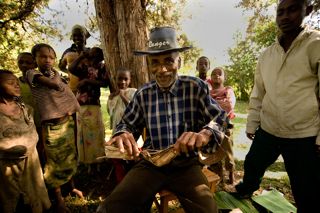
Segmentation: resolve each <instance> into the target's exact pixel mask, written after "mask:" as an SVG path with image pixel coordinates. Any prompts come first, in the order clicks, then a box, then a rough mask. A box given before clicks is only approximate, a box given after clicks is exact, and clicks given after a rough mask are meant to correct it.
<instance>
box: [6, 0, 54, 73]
mask: <svg viewBox="0 0 320 213" xmlns="http://www.w3.org/2000/svg"><path fill="white" fill-rule="evenodd" d="M48 2H49V0H41V1H38V0H19V1H10V0H1V1H0V29H1V34H0V57H1V60H0V68H5V69H9V70H12V71H17V68H16V57H17V55H18V53H19V52H21V51H30V50H29V48H30V46H32V45H33V44H34V43H35V42H43V41H45V38H46V37H47V36H57V35H59V33H58V31H57V30H56V29H55V28H54V27H52V26H53V25H54V24H56V22H55V20H54V19H52V20H45V19H40V18H39V17H40V15H41V14H42V12H43V8H44V7H46V6H47V5H48Z"/></svg>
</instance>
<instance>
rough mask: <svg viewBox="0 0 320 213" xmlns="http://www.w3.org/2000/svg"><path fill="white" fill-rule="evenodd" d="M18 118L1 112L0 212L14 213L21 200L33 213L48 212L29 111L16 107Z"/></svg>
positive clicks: (30, 110) (21, 105)
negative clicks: (19, 112)
mask: <svg viewBox="0 0 320 213" xmlns="http://www.w3.org/2000/svg"><path fill="white" fill-rule="evenodd" d="M18 105H19V106H20V108H21V110H22V112H23V113H21V115H20V116H18V117H11V116H7V115H5V114H3V113H1V112H0V123H1V127H0V189H1V190H0V212H5V213H13V212H15V208H16V206H17V203H18V201H19V198H20V196H22V198H23V201H24V203H25V204H28V205H30V206H31V209H32V212H33V213H42V212H43V211H44V210H45V209H49V208H50V205H51V203H50V200H49V197H48V192H47V189H46V186H45V183H44V179H43V173H42V170H41V166H40V161H39V158H38V153H37V149H36V144H37V142H38V135H37V132H36V128H35V125H34V121H33V118H32V113H31V112H32V108H31V107H29V106H25V105H24V104H21V103H18Z"/></svg>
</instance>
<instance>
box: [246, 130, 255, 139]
mask: <svg viewBox="0 0 320 213" xmlns="http://www.w3.org/2000/svg"><path fill="white" fill-rule="evenodd" d="M246 134H247V137H248V138H249V139H250V140H253V139H254V136H255V134H253V133H249V132H246Z"/></svg>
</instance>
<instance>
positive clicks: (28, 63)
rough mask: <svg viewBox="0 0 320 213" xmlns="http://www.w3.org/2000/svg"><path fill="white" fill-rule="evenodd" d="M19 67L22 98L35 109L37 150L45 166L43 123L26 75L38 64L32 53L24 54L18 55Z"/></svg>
mask: <svg viewBox="0 0 320 213" xmlns="http://www.w3.org/2000/svg"><path fill="white" fill-rule="evenodd" d="M17 61H18V67H19V69H20V71H21V73H22V76H21V77H19V84H20V88H21V97H22V100H23V102H24V103H25V104H27V105H29V106H31V107H32V108H33V118H34V124H35V125H36V129H37V133H38V135H39V142H38V143H37V150H38V154H39V158H40V162H41V165H42V166H44V163H45V156H44V155H45V154H44V150H43V143H42V130H41V121H40V114H39V110H38V109H37V106H36V103H35V102H34V100H33V97H32V93H31V89H30V86H29V84H28V82H27V79H26V73H27V71H28V70H32V69H35V68H36V67H37V64H36V62H35V61H34V58H33V56H32V54H31V53H29V52H22V53H20V54H19V55H18V58H17Z"/></svg>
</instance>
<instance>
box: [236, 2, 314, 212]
mask: <svg viewBox="0 0 320 213" xmlns="http://www.w3.org/2000/svg"><path fill="white" fill-rule="evenodd" d="M311 11H312V6H310V5H309V4H308V2H307V0H279V2H278V7H277V14H276V23H277V25H278V28H279V30H280V35H279V37H278V39H277V41H276V42H275V43H274V44H272V45H271V46H270V47H269V48H267V49H266V50H265V51H264V52H263V53H262V54H261V56H260V58H259V61H258V64H257V69H256V72H255V83H254V88H253V91H252V93H251V97H250V104H249V115H248V123H247V129H246V132H247V136H248V138H250V139H251V140H253V142H252V145H251V148H250V151H249V153H248V154H247V156H246V159H245V162H244V177H243V181H242V182H241V183H239V184H238V185H237V186H236V190H237V192H236V193H235V195H236V196H238V197H240V198H245V197H250V196H251V195H252V193H253V192H254V191H255V190H257V189H258V188H259V185H260V183H261V180H262V177H263V175H264V172H265V170H266V169H267V167H268V166H270V165H271V164H272V163H274V162H275V161H276V160H277V158H278V157H279V155H282V157H283V159H284V163H285V167H286V171H287V173H288V176H289V179H290V184H291V188H292V192H293V196H294V199H295V202H296V206H297V209H298V213H307V212H316V211H317V210H318V211H319V195H318V194H319V192H320V157H319V148H320V113H319V107H320V105H319V79H320V33H319V32H318V31H312V30H308V29H304V28H303V27H302V25H301V24H302V21H303V19H304V18H305V16H307V15H308V14H309V13H310V12H311ZM317 154H318V155H317Z"/></svg>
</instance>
